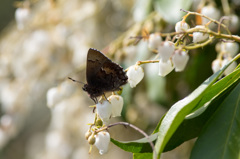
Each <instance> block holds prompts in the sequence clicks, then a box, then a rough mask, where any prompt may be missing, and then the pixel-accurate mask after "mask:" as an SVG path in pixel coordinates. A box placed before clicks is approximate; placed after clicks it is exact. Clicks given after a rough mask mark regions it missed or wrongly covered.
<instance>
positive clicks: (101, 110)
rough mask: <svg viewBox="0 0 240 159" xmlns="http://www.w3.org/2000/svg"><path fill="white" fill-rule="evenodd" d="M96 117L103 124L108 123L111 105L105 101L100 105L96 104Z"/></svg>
mask: <svg viewBox="0 0 240 159" xmlns="http://www.w3.org/2000/svg"><path fill="white" fill-rule="evenodd" d="M96 108H97V113H98V116H99V117H100V118H101V119H102V121H103V122H106V123H107V122H108V121H109V118H110V116H111V114H112V105H111V103H109V102H108V101H107V100H104V101H103V102H102V103H100V102H99V103H97V104H96Z"/></svg>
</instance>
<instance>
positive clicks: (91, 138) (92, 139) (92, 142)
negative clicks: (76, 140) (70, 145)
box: [88, 133, 96, 145]
mask: <svg viewBox="0 0 240 159" xmlns="http://www.w3.org/2000/svg"><path fill="white" fill-rule="evenodd" d="M88 143H89V144H90V145H93V144H95V143H96V137H95V135H94V133H93V134H92V135H91V136H90V137H89V138H88Z"/></svg>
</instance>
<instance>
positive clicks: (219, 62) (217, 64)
mask: <svg viewBox="0 0 240 159" xmlns="http://www.w3.org/2000/svg"><path fill="white" fill-rule="evenodd" d="M221 67H222V60H220V59H215V60H214V61H213V62H212V71H213V73H216V72H217V71H219V70H220V69H221Z"/></svg>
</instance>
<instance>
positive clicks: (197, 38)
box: [193, 25, 208, 43]
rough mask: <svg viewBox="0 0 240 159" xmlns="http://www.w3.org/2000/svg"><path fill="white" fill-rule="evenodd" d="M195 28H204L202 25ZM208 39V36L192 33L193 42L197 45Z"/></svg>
mask: <svg viewBox="0 0 240 159" xmlns="http://www.w3.org/2000/svg"><path fill="white" fill-rule="evenodd" d="M195 28H203V29H204V28H205V26H203V25H197V26H196V27H195ZM207 38H208V34H206V33H201V32H194V33H193V42H194V43H198V42H202V41H204V40H206V39H207Z"/></svg>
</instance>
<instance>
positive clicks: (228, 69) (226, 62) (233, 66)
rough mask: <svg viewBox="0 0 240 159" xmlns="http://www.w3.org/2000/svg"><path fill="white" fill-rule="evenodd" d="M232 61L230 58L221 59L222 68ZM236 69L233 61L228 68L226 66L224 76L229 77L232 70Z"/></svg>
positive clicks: (235, 63)
mask: <svg viewBox="0 0 240 159" xmlns="http://www.w3.org/2000/svg"><path fill="white" fill-rule="evenodd" d="M231 60H232V58H229V57H228V58H225V59H223V61H222V67H224V66H225V65H227V64H228V63H229V62H230V61H231ZM236 67H237V62H236V61H234V62H233V63H232V64H231V65H230V66H228V68H227V69H226V70H225V71H224V73H223V74H224V75H225V76H227V75H229V74H230V73H232V72H233V70H234V69H235V68H236Z"/></svg>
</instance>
